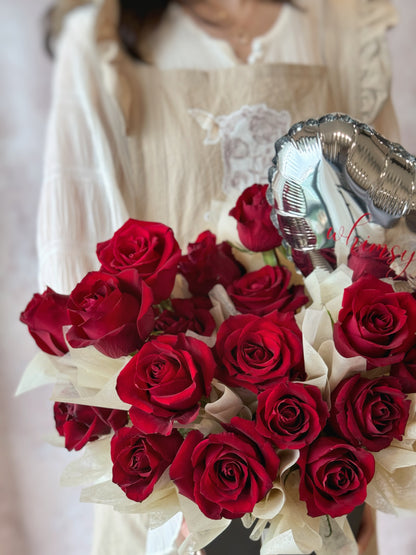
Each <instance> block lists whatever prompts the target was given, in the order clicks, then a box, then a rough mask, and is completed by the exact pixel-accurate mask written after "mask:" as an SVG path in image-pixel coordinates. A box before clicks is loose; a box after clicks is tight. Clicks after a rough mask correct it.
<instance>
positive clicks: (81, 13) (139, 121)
mask: <svg viewBox="0 0 416 555" xmlns="http://www.w3.org/2000/svg"><path fill="white" fill-rule="evenodd" d="M74 4H88V5H86V6H84V7H82V8H80V9H77V10H74V11H73V12H71V14H70V15H69V16H68V17H67V18H66V20H65V23H64V28H63V30H62V32H61V34H60V39H59V43H58V44H57V47H56V72H55V81H54V98H53V105H52V110H51V117H50V123H49V131H48V141H47V145H48V146H47V151H46V160H45V179H44V184H43V189H42V195H41V200H40V210H39V227H38V249H39V262H40V287H41V288H43V287H44V286H45V285H49V286H51V287H52V288H54V289H55V290H57V291H59V292H69V291H70V290H71V289H72V288H73V286H74V285H75V284H76V282H77V281H78V280H79V279H80V278H81V277H82V276H83V275H84V274H85V273H86V272H87V271H88V270H91V269H95V267H96V261H95V245H96V243H97V242H99V241H102V240H105V239H107V238H108V237H110V236H111V235H112V233H113V232H114V230H115V229H116V228H118V227H120V226H121V225H122V224H123V223H124V222H125V221H126V220H127V219H128V217H135V218H138V219H151V220H158V221H162V222H164V223H165V224H168V225H169V226H171V227H172V228H173V229H174V230H175V235H176V237H177V238H178V241H179V243H180V244H181V245H182V246H184V245H186V243H187V242H188V241H191V240H193V239H195V237H196V235H197V234H198V233H199V232H200V231H202V230H203V229H205V228H206V227H207V223H206V221H205V219H206V214H207V213H208V212H209V210H210V205H211V200H213V199H215V200H221V199H222V200H225V199H226V198H227V197H228V196H229V195H233V194H235V193H236V192H237V191H241V190H242V189H244V188H245V187H246V186H249V185H251V184H252V183H255V182H260V183H262V182H263V183H265V182H266V181H267V170H268V166H269V165H270V160H271V158H272V156H273V143H274V141H275V140H276V139H277V138H278V137H279V136H281V135H282V134H284V133H286V132H287V130H288V128H289V127H290V125H291V124H292V123H295V122H296V121H300V120H303V119H308V118H310V117H317V116H320V115H322V114H324V113H328V112H331V111H340V112H346V113H348V114H350V115H351V116H352V117H355V118H357V119H359V120H363V121H367V122H368V123H371V124H373V125H374V126H375V127H376V128H377V129H378V130H379V131H380V132H382V133H383V134H385V135H386V136H388V137H389V138H390V139H393V140H394V139H396V137H397V130H396V123H395V117H394V113H393V110H392V108H391V102H390V96H389V87H390V72H389V67H388V58H387V55H386V41H385V31H386V29H387V28H388V27H389V26H391V25H393V24H394V23H395V12H394V10H393V8H392V7H391V5H390V3H389V2H388V0H372V1H370V0H349V2H339V1H337V0H315V1H314V2H309V1H307V0H297V1H296V2H295V1H293V2H278V1H276V2H273V1H265V0H264V1H261V0H257V1H256V0H227V1H223V2H219V1H211V0H188V1H185V0H183V1H180V2H179V1H177V2H175V1H170V2H169V1H166V0H165V1H158V2H156V1H152V0H149V1H147V2H144V1H140V2H139V1H137V0H132V1H131V0H130V1H126V0H121V1H120V2H118V1H117V0H95V1H94V2H93V3H92V4H90V2H86V1H85V0H84V1H81V0H78V1H74V0H72V1H69V2H68V1H67V2H61V3H59V4H58V8H61V9H62V8H66V7H68V5H70V6H71V7H72V6H73V5H74ZM55 14H58V15H59V10H58V11H56V12H55ZM58 19H59V18H58ZM171 526H172V528H171V529H170V531H169V532H167V535H168V536H169V537H170V538H172V537H173V538H174V537H176V536H177V534H178V527H179V526H180V521H179V520H176V521H174V522H172V523H171ZM145 538H146V526H145V523H144V522H143V520H141V521H139V520H138V519H137V518H135V517H132V516H126V515H120V514H117V513H112V512H111V509H108V508H107V507H104V508H101V509H100V515H99V517H98V518H97V530H96V535H95V544H94V553H96V554H100V555H106V554H108V555H110V554H114V553H117V554H120V555H128V554H130V553H132V554H133V553H141V552H142V551H143V549H144V546H142V547H138V546H139V545H140V542H142V543H143V542H145ZM140 549H142V551H140ZM161 549H162V548H161ZM163 549H165V551H163V550H162V551H161V552H163V553H168V552H169V553H174V552H175V551H174V548H173V547H172V548H171V549H172V550H171V551H166V549H169V547H166V545H165V546H164V547H163ZM151 552H152V553H155V552H156V548H153V551H151Z"/></svg>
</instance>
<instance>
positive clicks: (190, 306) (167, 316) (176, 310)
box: [155, 297, 215, 336]
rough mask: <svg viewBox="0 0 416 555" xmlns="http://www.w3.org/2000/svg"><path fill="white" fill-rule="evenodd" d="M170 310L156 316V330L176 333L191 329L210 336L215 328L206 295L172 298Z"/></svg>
mask: <svg viewBox="0 0 416 555" xmlns="http://www.w3.org/2000/svg"><path fill="white" fill-rule="evenodd" d="M171 303H172V310H164V311H163V312H161V314H160V315H159V316H158V317H157V320H156V323H155V330H156V331H163V332H164V333H168V334H169V333H170V334H178V333H185V332H186V331H187V330H192V331H193V332H195V333H197V334H199V335H205V336H210V335H211V334H212V333H213V332H214V330H215V320H214V318H213V317H212V316H211V313H210V311H209V309H210V308H212V304H211V301H210V300H209V298H208V297H192V298H191V299H172V301H171Z"/></svg>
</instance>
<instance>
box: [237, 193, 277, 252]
mask: <svg viewBox="0 0 416 555" xmlns="http://www.w3.org/2000/svg"><path fill="white" fill-rule="evenodd" d="M267 187H268V185H258V184H254V185H252V186H251V187H248V188H247V189H245V191H243V193H242V194H241V195H240V196H239V197H238V199H237V203H236V205H235V207H234V208H233V209H232V210H230V216H232V217H233V218H235V219H236V220H237V232H238V236H239V238H240V241H241V242H242V244H243V245H244V246H245V247H246V248H247V249H248V250H250V251H254V252H264V251H269V250H271V249H274V248H276V247H278V246H280V244H281V243H282V237H281V236H280V234H279V232H278V231H277V228H276V227H275V226H274V225H273V223H272V221H271V219H270V215H271V210H272V207H271V206H270V204H269V203H268V202H267V199H266V191H267Z"/></svg>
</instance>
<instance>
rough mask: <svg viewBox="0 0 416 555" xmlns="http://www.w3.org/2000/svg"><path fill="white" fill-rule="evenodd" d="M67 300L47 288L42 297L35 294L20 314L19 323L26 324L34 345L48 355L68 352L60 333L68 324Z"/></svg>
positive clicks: (66, 296) (65, 297) (66, 297)
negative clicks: (34, 342)
mask: <svg viewBox="0 0 416 555" xmlns="http://www.w3.org/2000/svg"><path fill="white" fill-rule="evenodd" d="M68 298H69V297H68V295H60V294H59V293H55V291H53V290H52V289H50V288H49V287H48V288H47V289H46V291H44V292H43V293H42V295H40V294H39V293H35V295H33V297H32V300H31V301H30V302H29V304H28V305H27V307H26V308H25V310H24V311H23V312H22V313H21V314H20V321H21V322H23V324H26V326H27V327H28V329H29V333H30V335H31V336H32V337H33V339H34V340H35V341H36V345H37V346H38V347H39V348H40V349H42V351H44V352H45V353H48V354H49V355H55V356H62V355H64V354H65V353H67V352H68V347H67V344H66V342H65V338H64V334H63V331H62V327H63V326H67V325H69V324H70V319H69V314H68V310H67V304H68Z"/></svg>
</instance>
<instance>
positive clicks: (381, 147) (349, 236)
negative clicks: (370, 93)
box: [268, 114, 416, 276]
mask: <svg viewBox="0 0 416 555" xmlns="http://www.w3.org/2000/svg"><path fill="white" fill-rule="evenodd" d="M275 149H276V156H275V158H274V159H273V164H274V165H273V166H272V167H271V168H270V171H269V183H270V186H269V190H268V200H269V202H270V204H271V205H272V206H273V207H274V209H273V211H272V220H273V223H274V224H275V225H276V227H277V228H278V229H279V230H280V232H281V234H282V236H283V238H284V239H285V241H286V243H287V244H288V245H289V246H290V247H291V248H292V249H297V250H300V251H304V252H308V253H309V254H310V255H311V259H312V261H313V263H314V265H315V266H319V265H322V266H323V267H325V265H326V263H325V262H324V260H323V258H322V257H320V256H319V250H320V249H322V248H327V247H334V246H335V244H336V243H342V244H343V246H344V248H345V251H349V249H350V248H351V246H352V245H353V244H357V243H358V242H364V241H367V242H368V243H373V244H374V243H376V244H378V245H384V244H385V245H387V247H388V248H389V249H392V248H393V246H394V257H395V258H396V260H397V262H398V264H399V265H401V266H400V267H401V269H402V270H403V271H404V270H406V273H407V275H413V276H415V275H416V262H415V261H414V259H416V255H415V250H416V233H415V232H416V194H415V174H416V158H415V157H414V156H412V155H411V154H409V153H408V152H407V151H406V150H405V149H404V148H403V147H402V146H400V145H399V144H397V143H392V142H390V141H388V140H387V139H386V138H384V137H383V136H381V135H380V134H379V133H377V132H376V131H375V130H374V129H372V128H371V127H369V126H368V125H366V124H363V123H360V122H358V121H356V120H354V119H352V118H350V117H349V116H346V115H342V114H328V115H326V116H323V117H322V118H320V119H319V120H308V121H302V122H299V123H297V124H295V125H294V126H292V127H291V129H290V130H289V132H288V134H287V135H285V136H284V137H282V138H281V139H279V140H278V141H277V142H276V144H275ZM338 246H339V245H338ZM392 254H393V253H392ZM410 259H411V260H410Z"/></svg>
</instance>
